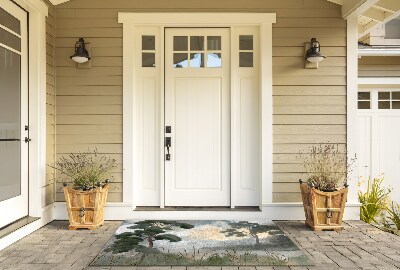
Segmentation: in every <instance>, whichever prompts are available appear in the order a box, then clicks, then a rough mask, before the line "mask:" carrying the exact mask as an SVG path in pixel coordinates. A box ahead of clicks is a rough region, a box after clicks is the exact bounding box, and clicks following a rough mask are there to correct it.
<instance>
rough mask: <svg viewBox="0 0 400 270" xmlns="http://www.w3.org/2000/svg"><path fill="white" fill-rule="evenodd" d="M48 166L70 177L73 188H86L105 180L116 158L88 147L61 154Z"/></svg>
mask: <svg viewBox="0 0 400 270" xmlns="http://www.w3.org/2000/svg"><path fill="white" fill-rule="evenodd" d="M49 166H50V167H51V168H53V169H55V170H57V171H58V172H59V173H60V174H61V175H64V176H66V177H67V178H68V179H71V180H72V181H73V185H74V187H75V188H82V189H84V190H86V189H91V188H94V187H95V186H96V185H97V184H98V183H99V182H100V183H101V182H103V181H105V180H106V179H107V178H108V177H109V176H110V174H111V170H112V169H113V168H114V167H116V160H115V159H112V158H110V157H109V156H106V155H102V154H100V153H99V152H98V150H97V149H94V150H93V151H90V149H88V151H87V152H82V153H77V154H74V153H71V154H68V155H65V156H62V157H60V159H59V160H57V161H56V163H55V165H54V166H53V165H49Z"/></svg>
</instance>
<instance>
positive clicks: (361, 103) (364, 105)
mask: <svg viewBox="0 0 400 270" xmlns="http://www.w3.org/2000/svg"><path fill="white" fill-rule="evenodd" d="M358 108H359V109H362V110H369V109H371V104H370V102H369V101H359V102H358Z"/></svg>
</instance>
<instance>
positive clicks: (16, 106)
mask: <svg viewBox="0 0 400 270" xmlns="http://www.w3.org/2000/svg"><path fill="white" fill-rule="evenodd" d="M20 81H21V57H20V55H19V54H17V53H14V52H11V51H9V50H7V49H5V48H3V47H0V172H1V173H0V201H4V200H7V199H10V198H12V197H15V196H18V195H20V194H21V130H20V127H21V115H20V114H21V113H20V112H21V104H20V100H21V84H20Z"/></svg>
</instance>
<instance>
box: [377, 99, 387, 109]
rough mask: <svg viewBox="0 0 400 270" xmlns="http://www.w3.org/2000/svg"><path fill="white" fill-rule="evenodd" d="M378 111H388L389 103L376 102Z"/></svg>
mask: <svg viewBox="0 0 400 270" xmlns="http://www.w3.org/2000/svg"><path fill="white" fill-rule="evenodd" d="M378 109H381V110H387V109H390V101H378Z"/></svg>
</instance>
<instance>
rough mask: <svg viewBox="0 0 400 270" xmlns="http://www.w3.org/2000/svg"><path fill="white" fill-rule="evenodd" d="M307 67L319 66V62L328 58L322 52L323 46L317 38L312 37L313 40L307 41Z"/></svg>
mask: <svg viewBox="0 0 400 270" xmlns="http://www.w3.org/2000/svg"><path fill="white" fill-rule="evenodd" d="M305 50H306V60H307V61H306V64H305V67H306V68H318V63H319V62H321V61H322V60H324V59H325V58H326V56H324V55H322V54H321V53H320V50H321V47H320V45H319V42H318V41H317V39H316V38H312V39H311V42H306V44H305Z"/></svg>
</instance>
